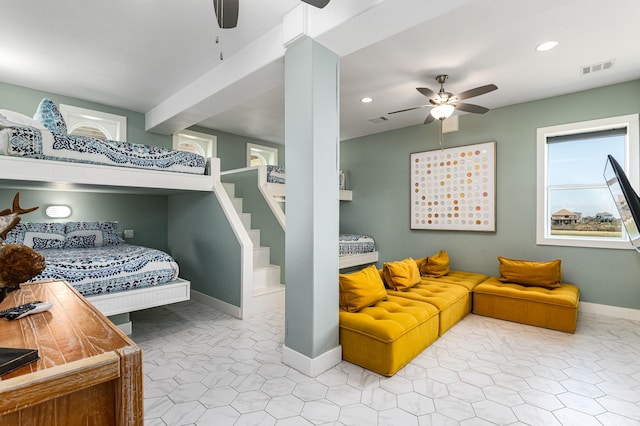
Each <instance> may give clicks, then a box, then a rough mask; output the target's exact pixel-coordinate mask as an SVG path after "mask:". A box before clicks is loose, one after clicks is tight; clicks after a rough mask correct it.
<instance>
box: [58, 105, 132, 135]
mask: <svg viewBox="0 0 640 426" xmlns="http://www.w3.org/2000/svg"><path fill="white" fill-rule="evenodd" d="M60 113H61V114H62V117H64V121H65V123H66V125H67V131H68V133H71V132H73V130H74V129H76V128H78V127H81V126H85V125H89V126H91V127H97V128H98V129H100V130H101V131H102V132H103V133H105V134H106V135H107V139H110V140H114V141H122V142H126V141H127V117H125V116H123V115H117V114H109V113H107V112H102V111H96V110H92V109H87V108H80V107H77V106H73V105H65V104H60Z"/></svg>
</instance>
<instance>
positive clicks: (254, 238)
mask: <svg viewBox="0 0 640 426" xmlns="http://www.w3.org/2000/svg"><path fill="white" fill-rule="evenodd" d="M247 233H249V238H251V242H253V246H254V247H260V230H259V229H247Z"/></svg>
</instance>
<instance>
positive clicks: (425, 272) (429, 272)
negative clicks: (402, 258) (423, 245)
mask: <svg viewBox="0 0 640 426" xmlns="http://www.w3.org/2000/svg"><path fill="white" fill-rule="evenodd" d="M416 263H417V264H418V268H419V270H420V275H422V276H423V277H431V278H437V277H442V276H444V275H447V274H448V273H449V264H450V262H449V254H448V253H447V252H446V251H444V250H440V251H439V252H438V253H436V254H434V255H433V256H428V257H423V258H422V259H418V260H416Z"/></svg>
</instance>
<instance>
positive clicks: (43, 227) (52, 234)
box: [4, 222, 65, 248]
mask: <svg viewBox="0 0 640 426" xmlns="http://www.w3.org/2000/svg"><path fill="white" fill-rule="evenodd" d="M35 238H37V239H39V240H54V241H53V242H49V243H44V242H42V241H40V242H38V243H37V244H38V245H56V244H58V245H60V247H59V248H62V246H64V240H65V224H64V223H58V222H20V223H18V224H17V225H16V226H15V227H14V228H13V229H12V230H11V231H9V233H8V234H7V239H6V240H5V241H4V242H5V243H7V244H24V245H25V246H28V247H31V248H35V247H34V243H35V242H34V239H35Z"/></svg>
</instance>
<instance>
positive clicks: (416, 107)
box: [387, 105, 431, 114]
mask: <svg viewBox="0 0 640 426" xmlns="http://www.w3.org/2000/svg"><path fill="white" fill-rule="evenodd" d="M428 106H431V105H420V106H415V107H411V108H405V109H400V110H398V111H391V112H388V113H387V114H397V113H399V112H406V111H413V110H414V109H420V108H426V107H428Z"/></svg>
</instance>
